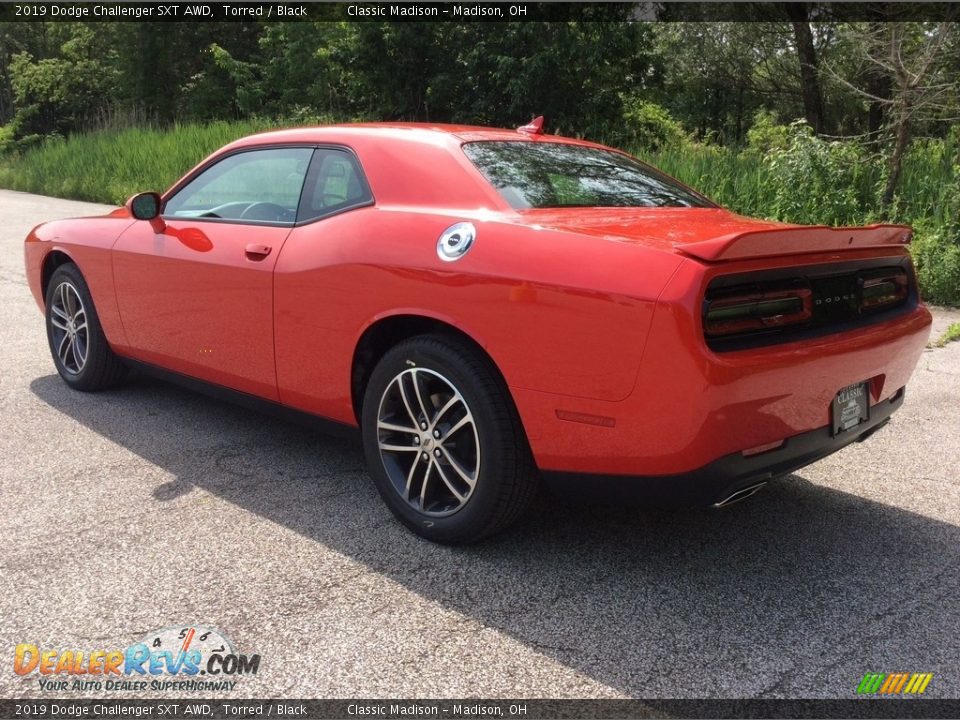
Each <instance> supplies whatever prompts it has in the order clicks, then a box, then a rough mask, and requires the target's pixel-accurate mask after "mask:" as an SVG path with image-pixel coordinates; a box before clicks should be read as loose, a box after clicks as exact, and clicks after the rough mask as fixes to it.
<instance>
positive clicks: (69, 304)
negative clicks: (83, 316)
mask: <svg viewBox="0 0 960 720" xmlns="http://www.w3.org/2000/svg"><path fill="white" fill-rule="evenodd" d="M62 287H63V299H64V309H65V310H66V311H67V312H68V313H70V317H73V316H74V315H76V313H77V303H76V300H75V298H74V297H73V291H72V289H71V287H70V286H69V285H67V284H66V283H64V284H63V286H62Z"/></svg>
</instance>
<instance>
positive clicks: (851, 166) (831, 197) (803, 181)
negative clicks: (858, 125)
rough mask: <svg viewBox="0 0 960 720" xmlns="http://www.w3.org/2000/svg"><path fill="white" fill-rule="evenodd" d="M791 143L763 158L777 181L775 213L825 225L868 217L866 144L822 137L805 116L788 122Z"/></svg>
mask: <svg viewBox="0 0 960 720" xmlns="http://www.w3.org/2000/svg"><path fill="white" fill-rule="evenodd" d="M787 143H788V144H787V146H786V147H785V148H781V149H778V150H770V151H769V152H768V153H767V154H766V155H764V157H763V163H764V166H765V168H766V171H767V177H768V180H769V182H771V183H772V184H773V204H772V207H771V208H770V214H771V215H773V216H774V217H776V218H778V219H787V218H789V219H790V221H791V222H797V223H811V224H824V225H842V224H849V223H856V222H862V221H863V220H865V219H866V218H867V215H868V213H867V207H868V206H869V205H870V203H871V197H870V195H869V194H868V193H864V185H863V178H862V176H861V172H862V170H863V168H864V166H865V165H867V158H866V153H865V151H864V149H863V148H862V146H860V145H859V144H857V143H851V142H839V141H835V142H828V141H826V140H823V139H821V138H818V137H817V136H815V135H814V134H813V130H811V129H810V127H809V126H808V125H807V124H806V123H805V122H804V121H802V120H799V121H796V122H794V123H792V124H791V125H790V132H789V136H788V138H787ZM799 188H802V192H798V189H799Z"/></svg>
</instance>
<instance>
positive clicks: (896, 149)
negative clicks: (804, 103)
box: [829, 11, 958, 212]
mask: <svg viewBox="0 0 960 720" xmlns="http://www.w3.org/2000/svg"><path fill="white" fill-rule="evenodd" d="M952 14H953V15H956V12H955V11H953V13H952ZM953 19H954V18H950V19H948V20H945V21H943V22H940V23H929V22H901V21H897V22H888V23H876V22H871V23H851V24H849V25H847V26H846V27H845V36H846V37H845V40H846V45H847V48H848V51H849V52H850V53H851V56H852V57H853V58H854V60H855V62H856V63H857V64H858V65H859V66H860V67H859V70H860V72H858V73H856V75H857V76H859V77H865V78H868V82H869V83H870V84H869V85H868V86H864V85H859V84H856V83H854V82H851V81H850V80H848V79H847V78H846V77H844V76H843V75H841V74H840V73H838V72H836V71H835V70H834V69H832V68H831V69H830V70H829V72H830V75H831V77H832V78H833V79H834V80H835V81H836V82H837V83H839V84H841V85H843V86H844V87H847V88H848V89H850V90H852V91H853V92H855V93H857V94H858V95H860V96H861V97H863V98H865V99H866V100H867V101H869V102H870V103H873V104H876V105H877V106H880V107H883V108H884V114H885V115H886V116H887V118H888V122H887V127H886V135H887V145H888V147H889V148H890V151H889V152H890V154H889V158H888V161H887V173H886V181H885V183H884V188H883V192H882V194H881V198H880V204H881V207H882V208H883V210H884V212H888V211H889V208H890V206H891V204H892V203H893V199H894V196H895V194H896V191H897V186H898V183H899V181H900V174H901V171H902V167H903V158H904V155H906V152H907V149H908V147H909V145H910V139H911V130H912V128H913V127H914V126H915V125H917V124H919V123H923V122H929V121H931V120H945V119H948V118H949V117H950V116H951V114H956V113H957V111H958V104H957V78H956V74H955V70H954V68H955V67H956V63H957V57H956V53H957V50H958V47H957V46H958V42H957V38H956V35H957V32H958V30H957V25H956V23H955V22H953ZM878 78H883V79H884V80H885V84H887V85H888V86H889V95H887V96H884V95H878V94H875V93H874V92H871V90H870V89H868V87H869V88H875V87H876V86H877V85H876V84H877V83H878ZM954 119H955V118H954Z"/></svg>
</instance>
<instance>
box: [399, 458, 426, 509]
mask: <svg viewBox="0 0 960 720" xmlns="http://www.w3.org/2000/svg"><path fill="white" fill-rule="evenodd" d="M421 464H422V463H421V462H420V458H414V459H413V464H412V465H410V471H409V472H408V473H407V485H406V487H405V488H404V491H403V499H404V500H406V501H407V502H410V488H411V486H412V485H413V476H414V475H416V474H417V468H418V467H420V465H421Z"/></svg>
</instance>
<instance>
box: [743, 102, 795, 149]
mask: <svg viewBox="0 0 960 720" xmlns="http://www.w3.org/2000/svg"><path fill="white" fill-rule="evenodd" d="M789 146H790V128H789V127H787V126H786V125H780V124H779V123H777V118H776V116H775V115H774V114H773V113H772V112H771V111H770V110H757V113H756V115H754V116H753V125H752V126H751V127H750V129H749V130H747V149H748V150H751V151H753V152H756V153H758V154H761V155H765V154H766V153H768V152H770V151H771V150H786V149H787V148H788V147H789Z"/></svg>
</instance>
